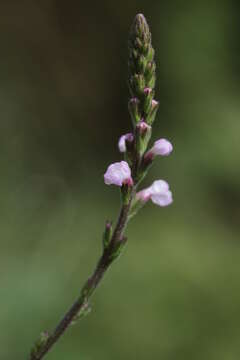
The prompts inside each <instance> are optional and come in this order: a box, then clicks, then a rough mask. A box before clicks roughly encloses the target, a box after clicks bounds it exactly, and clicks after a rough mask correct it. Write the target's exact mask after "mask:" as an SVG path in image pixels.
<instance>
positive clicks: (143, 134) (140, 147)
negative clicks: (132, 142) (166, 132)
mask: <svg viewBox="0 0 240 360" xmlns="http://www.w3.org/2000/svg"><path fill="white" fill-rule="evenodd" d="M151 135H152V128H151V126H149V125H148V124H146V123H145V122H144V121H141V122H140V123H138V124H137V126H136V148H137V152H138V154H139V155H140V156H142V155H143V154H144V153H145V151H146V149H147V146H148V142H149V140H150V138H151Z"/></svg>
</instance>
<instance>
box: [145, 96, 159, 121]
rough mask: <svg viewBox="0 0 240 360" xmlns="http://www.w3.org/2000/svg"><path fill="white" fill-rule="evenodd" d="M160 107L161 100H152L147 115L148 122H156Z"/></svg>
mask: <svg viewBox="0 0 240 360" xmlns="http://www.w3.org/2000/svg"><path fill="white" fill-rule="evenodd" d="M158 108H159V102H158V101H156V100H152V106H151V110H150V111H149V113H148V115H147V116H146V123H147V124H149V125H152V124H153V123H154V120H155V117H156V115H157V111H158Z"/></svg>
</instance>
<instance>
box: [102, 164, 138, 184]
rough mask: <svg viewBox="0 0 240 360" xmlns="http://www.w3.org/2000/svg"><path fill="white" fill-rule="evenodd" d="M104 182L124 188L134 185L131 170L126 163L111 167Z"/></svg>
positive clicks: (105, 175)
mask: <svg viewBox="0 0 240 360" xmlns="http://www.w3.org/2000/svg"><path fill="white" fill-rule="evenodd" d="M104 182H105V184H106V185H116V186H120V187H121V186H122V185H124V184H127V185H129V186H131V185H133V180H132V177H131V169H130V167H129V165H128V163H127V162H126V161H120V162H116V163H113V164H111V165H109V167H108V168H107V171H106V172H105V174H104Z"/></svg>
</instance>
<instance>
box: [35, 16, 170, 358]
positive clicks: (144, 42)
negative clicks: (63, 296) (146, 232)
mask: <svg viewBox="0 0 240 360" xmlns="http://www.w3.org/2000/svg"><path fill="white" fill-rule="evenodd" d="M155 82H156V64H155V61H154V49H153V47H152V42H151V33H150V30H149V26H148V24H147V22H146V19H145V17H144V16H143V15H142V14H138V15H137V16H136V18H135V20H134V22H133V25H132V28H131V32H130V37H129V89H130V94H131V98H130V100H129V112H130V116H131V120H132V132H130V133H127V134H125V135H122V136H121V137H120V139H119V142H118V147H119V151H120V152H121V153H123V155H124V160H123V161H120V162H116V163H113V164H111V165H109V166H108V168H107V170H106V172H105V174H104V182H105V184H107V185H115V186H118V187H119V188H120V191H121V199H122V205H121V211H120V214H119V218H118V221H117V223H116V225H115V228H114V229H113V226H112V223H111V222H109V221H107V223H106V225H105V230H104V234H103V251H102V255H101V257H100V259H99V261H98V263H97V266H96V269H95V271H94V272H93V274H92V276H90V277H89V279H88V280H87V281H86V283H85V284H84V286H83V288H82V290H81V293H80V296H79V298H78V299H77V300H76V301H75V302H74V303H73V305H72V306H71V308H70V309H69V311H68V312H67V313H66V314H65V315H64V317H63V318H62V320H61V321H60V322H59V324H58V325H57V327H56V329H55V330H54V331H53V332H52V333H51V334H49V333H48V332H44V333H42V334H41V336H40V338H39V340H38V341H37V342H36V344H35V345H34V347H33V349H32V351H31V355H30V360H40V359H42V358H43V357H44V356H45V355H46V354H47V353H48V352H49V350H50V349H51V348H52V347H53V345H54V344H55V343H56V342H57V341H58V339H59V338H60V337H61V336H62V334H63V333H64V332H65V330H66V329H67V328H68V327H69V326H70V325H71V324H73V323H74V322H75V321H76V320H77V319H78V318H81V317H83V316H85V315H86V314H87V313H88V312H89V309H90V306H89V300H90V297H91V296H92V294H93V292H94V291H95V289H96V288H97V286H98V284H99V283H100V281H101V280H102V278H103V276H104V274H105V272H106V271H107V269H109V267H110V265H111V264H112V263H113V261H114V260H115V259H117V258H118V257H119V255H120V254H121V252H122V250H123V248H124V246H125V244H126V242H127V238H126V236H125V229H126V226H127V223H128V221H129V220H130V219H131V218H132V217H133V216H134V215H136V214H137V212H138V211H139V210H140V209H141V208H142V207H143V206H144V205H145V204H146V203H147V202H148V200H150V199H151V200H152V202H153V203H154V204H156V205H158V206H162V207H163V206H167V205H169V204H171V203H172V201H173V200H172V193H171V191H170V189H169V185H168V183H167V182H166V181H164V180H156V181H154V182H153V184H152V185H151V186H150V187H148V188H146V189H143V190H140V191H137V189H138V186H139V184H140V183H141V181H142V180H143V179H144V177H145V176H146V175H147V173H148V170H149V168H150V166H151V165H152V163H153V162H154V159H155V158H156V156H158V155H159V156H167V155H169V154H170V153H171V152H172V150H173V147H172V144H171V143H170V142H169V141H168V140H166V139H159V140H157V141H155V143H154V145H153V147H152V148H150V149H148V144H149V141H150V139H151V135H152V125H153V123H154V120H155V117H156V113H157V110H158V107H159V103H158V102H157V101H156V100H155V99H154V95H155V91H154V88H155Z"/></svg>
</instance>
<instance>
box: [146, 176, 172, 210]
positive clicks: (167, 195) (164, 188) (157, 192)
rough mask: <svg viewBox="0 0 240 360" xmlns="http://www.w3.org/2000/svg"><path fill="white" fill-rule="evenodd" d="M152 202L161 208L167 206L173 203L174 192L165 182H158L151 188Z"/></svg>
mask: <svg viewBox="0 0 240 360" xmlns="http://www.w3.org/2000/svg"><path fill="white" fill-rule="evenodd" d="M151 200H152V202H153V203H154V204H156V205H159V206H167V205H170V204H171V203H172V202H173V198H172V192H171V191H170V190H169V185H168V183H167V182H166V181H164V180H156V181H154V183H153V184H152V186H151Z"/></svg>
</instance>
